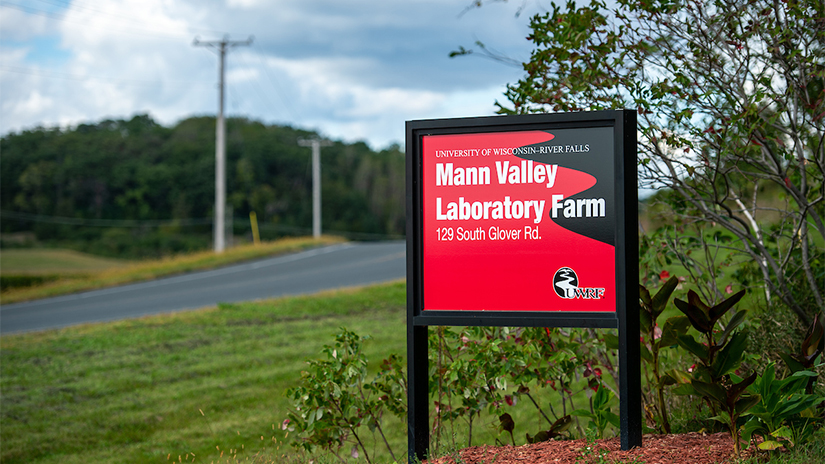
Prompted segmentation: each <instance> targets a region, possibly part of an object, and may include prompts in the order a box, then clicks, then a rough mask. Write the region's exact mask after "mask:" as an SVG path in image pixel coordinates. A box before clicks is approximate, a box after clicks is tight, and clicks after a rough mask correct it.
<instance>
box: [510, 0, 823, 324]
mask: <svg viewBox="0 0 825 464" xmlns="http://www.w3.org/2000/svg"><path fill="white" fill-rule="evenodd" d="M530 28H531V30H532V33H531V34H530V36H529V37H528V39H529V40H530V41H532V42H533V43H534V46H535V48H534V50H533V52H532V55H531V57H530V60H529V61H528V62H526V63H524V71H525V75H524V77H523V78H522V79H521V80H519V81H518V82H517V83H515V84H512V85H509V86H508V87H507V91H506V97H507V100H509V102H507V103H504V104H500V105H499V107H500V112H501V113H536V112H546V111H580V110H603V109H618V108H632V109H634V110H637V111H638V114H639V118H638V120H639V148H638V150H639V156H640V180H641V181H642V182H643V185H644V186H647V187H656V188H659V189H661V188H665V189H668V190H669V191H670V192H671V196H670V199H669V202H670V204H671V206H672V207H673V210H674V213H675V214H676V215H678V217H679V220H680V221H682V223H688V224H689V223H702V224H707V225H712V226H717V227H721V228H723V229H725V230H727V231H728V232H729V233H732V234H733V235H734V236H735V238H736V240H735V241H734V242H732V243H730V244H728V245H727V246H728V247H729V249H730V250H732V251H734V252H737V253H741V254H743V255H744V256H746V257H747V258H748V260H749V261H751V262H752V263H753V265H754V266H756V267H757V268H758V271H757V274H758V275H759V276H760V277H761V280H762V281H763V283H764V289H765V292H766V294H767V296H768V298H767V299H768V300H769V301H770V300H771V299H772V298H778V299H780V300H781V301H782V302H783V303H784V305H786V306H787V307H789V308H790V309H791V310H792V311H793V312H794V313H795V314H796V316H797V317H798V319H799V320H800V321H801V322H803V323H805V325H809V324H810V321H811V319H812V317H813V315H814V314H816V313H821V314H825V296H824V295H823V291H825V290H823V289H825V271H824V270H825V222H823V216H825V119H823V118H825V3H823V2H822V1H821V0H783V1H775V0H616V2H615V3H613V4H611V5H610V6H607V5H606V4H605V3H604V2H601V1H598V0H593V1H591V2H590V4H589V5H588V6H581V7H579V6H578V5H577V4H576V3H575V2H573V1H569V2H568V3H567V4H566V5H556V4H554V5H553V7H552V11H549V12H547V13H546V14H539V15H536V16H534V17H533V18H532V19H531V21H530ZM721 297H722V295H721V293H720V294H718V295H716V296H715V298H717V299H718V298H721Z"/></svg>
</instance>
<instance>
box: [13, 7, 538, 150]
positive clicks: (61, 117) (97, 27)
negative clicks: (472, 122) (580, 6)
mask: <svg viewBox="0 0 825 464" xmlns="http://www.w3.org/2000/svg"><path fill="white" fill-rule="evenodd" d="M473 3H474V1H473V0H0V133H2V134H6V133H8V132H10V131H19V130H21V129H26V128H31V127H36V126H56V125H60V126H66V125H76V124H78V123H82V122H94V121H99V120H100V119H103V118H128V117H131V116H132V115H134V114H138V113H149V114H150V115H151V116H152V117H153V118H155V120H157V121H159V122H161V123H163V124H166V125H171V124H174V123H175V122H177V121H179V120H180V119H183V118H186V117H188V116H192V115H206V114H215V112H216V111H217V100H218V97H217V76H218V64H217V63H218V58H217V55H216V53H215V52H214V51H212V50H211V49H209V48H207V47H195V46H193V40H194V39H195V38H199V39H200V40H202V41H207V40H217V39H221V38H223V37H229V38H230V39H231V40H246V39H247V38H248V37H249V36H254V41H253V43H252V45H251V46H238V47H235V48H233V49H232V50H231V52H230V53H229V54H228V56H227V72H226V78H227V93H226V112H227V114H228V115H230V116H245V117H248V118H251V119H256V120H260V121H263V122H266V123H276V124H289V125H292V126H294V127H300V128H306V129H315V130H319V131H320V132H321V133H322V134H323V135H325V136H327V137H330V138H333V139H336V140H346V141H355V140H364V141H367V142H368V143H369V144H370V145H371V146H372V147H373V148H383V147H386V146H387V145H389V144H390V143H393V142H397V143H400V144H403V139H404V121H405V120H409V119H421V118H443V117H458V116H478V115H491V114H493V112H494V110H495V107H494V102H495V101H496V100H497V99H498V100H502V99H503V97H502V93H503V91H504V86H505V84H507V83H514V82H515V81H517V80H518V79H519V77H521V75H522V71H521V69H520V68H519V67H517V66H513V65H512V64H510V65H508V64H506V63H502V62H499V61H495V60H491V59H487V58H484V57H481V56H479V55H478V54H475V55H472V56H464V57H459V58H452V59H451V58H449V56H448V55H449V53H450V52H451V51H453V50H456V49H457V48H458V47H459V46H465V47H468V48H469V47H472V46H473V44H474V42H475V41H477V40H479V41H481V42H484V43H485V44H486V45H487V46H488V47H489V48H490V49H493V50H495V51H496V52H498V53H500V54H501V55H505V56H508V57H511V58H513V59H515V60H517V61H519V62H520V61H524V60H526V59H527V58H528V57H529V54H530V43H529V42H528V41H527V40H525V37H526V36H527V34H528V32H529V29H528V27H527V26H528V22H529V18H530V17H531V16H532V15H533V14H535V13H538V12H543V11H545V9H546V8H549V7H550V1H549V0H509V1H507V2H501V1H494V0H493V1H491V0H488V1H487V2H486V3H487V4H485V6H483V7H482V8H472V7H471V6H472V4H473ZM468 7H469V8H468Z"/></svg>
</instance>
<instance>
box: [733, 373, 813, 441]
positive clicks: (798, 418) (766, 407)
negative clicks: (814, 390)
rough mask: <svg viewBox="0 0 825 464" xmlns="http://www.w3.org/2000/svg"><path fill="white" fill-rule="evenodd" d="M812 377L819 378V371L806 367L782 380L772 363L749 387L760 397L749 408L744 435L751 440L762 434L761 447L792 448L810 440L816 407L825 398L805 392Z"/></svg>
mask: <svg viewBox="0 0 825 464" xmlns="http://www.w3.org/2000/svg"><path fill="white" fill-rule="evenodd" d="M811 377H816V373H814V372H812V371H808V370H804V371H798V372H795V373H793V374H792V375H790V376H788V377H787V378H785V379H783V380H779V379H777V378H776V371H775V366H774V364H773V363H771V364H769V365H768V367H766V368H765V372H763V373H762V376H760V377H757V379H756V381H755V382H754V383H753V384H752V385H751V386H750V387H748V389H749V390H750V391H751V392H752V393H754V394H758V395H759V396H760V397H761V400H760V401H759V402H758V403H757V404H756V405H755V406H754V407H753V408H752V409H751V410H750V411H749V415H750V419H749V420H748V422H747V423H745V425H744V427H743V438H745V440H748V441H749V440H750V437H751V436H752V435H754V434H756V435H761V436H762V437H763V438H764V441H763V442H762V443H760V444H759V449H761V450H774V449H777V448H779V447H781V446H785V448H788V449H790V448H792V447H794V446H796V445H798V444H801V443H805V442H807V441H808V440H809V439H810V438H811V436H812V435H813V432H814V428H813V426H812V422H814V421H815V420H816V418H815V417H814V416H815V414H814V408H815V407H816V406H817V405H819V404H821V403H822V402H823V401H825V398H823V397H820V396H817V395H812V394H808V393H805V391H804V390H805V388H806V385H807V383H808V379H809V378H811Z"/></svg>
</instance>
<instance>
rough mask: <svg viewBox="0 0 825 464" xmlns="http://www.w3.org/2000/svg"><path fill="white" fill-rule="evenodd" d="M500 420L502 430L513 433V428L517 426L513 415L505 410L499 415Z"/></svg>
mask: <svg viewBox="0 0 825 464" xmlns="http://www.w3.org/2000/svg"><path fill="white" fill-rule="evenodd" d="M498 420H499V422H500V424H499V426H500V427H501V430H504V431H505V432H510V433H513V429H515V428H516V423H515V421H513V416H511V415H510V414H507V413H506V412H505V413H504V414H502V415H500V416H498Z"/></svg>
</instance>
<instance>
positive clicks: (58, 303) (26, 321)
mask: <svg viewBox="0 0 825 464" xmlns="http://www.w3.org/2000/svg"><path fill="white" fill-rule="evenodd" d="M405 275H406V245H405V243H404V242H403V241H394V242H372V243H344V244H339V245H332V246H327V247H322V248H315V249H312V250H308V251H303V252H300V253H295V254H290V255H284V256H278V257H275V258H267V259H262V260H257V261H251V262H246V263H243V264H238V265H233V266H228V267H224V268H220V269H214V270H211V271H203V272H193V273H189V274H183V275H178V276H175V277H168V278H163V279H158V280H152V281H149V282H142V283H137V284H130V285H123V286H120V287H112V288H106V289H101V290H94V291H89V292H83V293H77V294H72V295H65V296H59V297H55V298H47V299H43V300H36V301H30V302H25V303H15V304H9V305H2V306H0V333H2V334H7V333H15V332H31V331H38V330H47V329H54V328H59V327H67V326H71V325H76V324H83V323H88V322H100V321H112V320H117V319H128V318H135V317H141V316H146V315H150V314H160V313H171V312H175V311H183V310H187V309H196V308H202V307H205V306H214V305H216V304H218V303H221V302H223V303H231V302H237V301H249V300H257V299H261V298H273V297H280V296H288V295H301V294H308V293H315V292H318V291H321V290H327V289H334V288H340V287H349V286H355V285H366V284H372V283H379V282H386V281H390V280H395V279H400V278H403V277H404V276H405Z"/></svg>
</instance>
